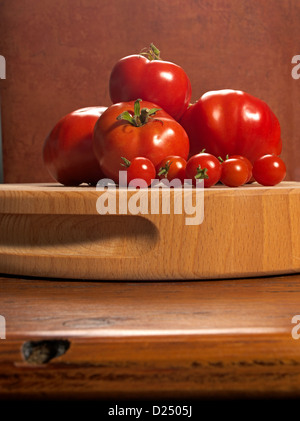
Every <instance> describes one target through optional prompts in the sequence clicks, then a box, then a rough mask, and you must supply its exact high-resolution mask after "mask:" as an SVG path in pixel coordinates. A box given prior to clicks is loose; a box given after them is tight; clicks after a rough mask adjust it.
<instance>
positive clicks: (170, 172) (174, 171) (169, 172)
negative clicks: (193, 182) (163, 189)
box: [156, 155, 186, 184]
mask: <svg viewBox="0 0 300 421" xmlns="http://www.w3.org/2000/svg"><path fill="white" fill-rule="evenodd" d="M164 169H165V171H164ZM185 169H186V160H185V159H184V158H182V157H181V156H174V155H170V156H167V157H166V158H164V159H163V160H162V161H161V162H160V164H159V165H158V166H157V169H156V172H157V175H158V178H159V179H160V180H164V179H168V180H169V181H172V180H174V179H178V180H180V181H181V183H182V184H183V183H184V180H185V176H186V171H185ZM160 173H161V174H160Z"/></svg>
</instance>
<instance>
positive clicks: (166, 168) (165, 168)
mask: <svg viewBox="0 0 300 421" xmlns="http://www.w3.org/2000/svg"><path fill="white" fill-rule="evenodd" d="M172 162H173V161H167V162H166V163H165V165H164V166H163V167H160V169H159V170H158V173H157V175H158V176H161V175H163V176H164V177H165V178H167V176H168V172H169V170H170V166H171V164H172Z"/></svg>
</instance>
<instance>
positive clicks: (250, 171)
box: [229, 155, 252, 183]
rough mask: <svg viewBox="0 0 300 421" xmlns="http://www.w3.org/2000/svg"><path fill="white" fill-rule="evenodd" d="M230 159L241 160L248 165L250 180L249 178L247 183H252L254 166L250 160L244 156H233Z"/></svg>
mask: <svg viewBox="0 0 300 421" xmlns="http://www.w3.org/2000/svg"><path fill="white" fill-rule="evenodd" d="M229 158H238V159H241V160H242V161H244V162H245V163H246V164H247V167H248V178H247V181H246V183H249V182H250V181H251V179H252V164H251V162H250V161H249V159H248V158H245V157H244V156H242V155H231V156H230V157H229Z"/></svg>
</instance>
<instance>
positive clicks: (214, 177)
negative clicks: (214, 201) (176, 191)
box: [186, 152, 221, 187]
mask: <svg viewBox="0 0 300 421" xmlns="http://www.w3.org/2000/svg"><path fill="white" fill-rule="evenodd" d="M186 177H187V179H192V181H193V184H194V185H196V180H197V179H204V187H211V186H213V185H215V184H216V183H217V182H218V181H219V180H220V177H221V163H220V161H219V160H218V159H217V158H216V157H215V156H213V155H211V154H209V153H204V152H201V153H199V154H197V155H194V156H192V157H190V159H189V160H188V161H187V164H186Z"/></svg>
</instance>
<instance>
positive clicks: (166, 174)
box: [123, 151, 286, 188]
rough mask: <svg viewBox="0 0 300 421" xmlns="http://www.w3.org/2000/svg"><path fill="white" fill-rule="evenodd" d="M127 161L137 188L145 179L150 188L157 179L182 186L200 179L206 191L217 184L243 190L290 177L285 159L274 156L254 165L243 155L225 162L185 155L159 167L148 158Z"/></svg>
mask: <svg viewBox="0 0 300 421" xmlns="http://www.w3.org/2000/svg"><path fill="white" fill-rule="evenodd" d="M123 160H124V162H126V164H124V165H125V166H126V167H127V169H128V170H127V174H128V175H127V177H128V178H127V180H128V183H130V185H131V186H133V187H134V186H136V185H138V182H137V183H135V180H140V179H142V180H144V181H145V182H146V184H147V186H149V185H150V184H151V183H152V182H153V180H154V179H155V178H156V177H157V178H159V179H160V180H164V179H167V180H168V181H169V182H172V181H173V180H179V181H180V182H181V184H184V182H187V183H188V182H192V183H193V184H194V185H195V186H196V184H197V180H201V179H203V185H204V187H205V188H207V187H211V186H214V185H215V184H217V183H221V184H224V185H225V186H228V187H239V186H242V185H244V184H248V183H252V182H254V181H257V182H258V183H260V184H262V185H265V186H274V185H276V184H278V183H280V182H281V181H282V180H283V179H284V177H285V174H286V167H285V164H284V162H283V161H282V159H281V158H280V157H278V156H275V155H271V154H268V155H263V156H262V157H260V158H259V159H257V160H256V161H255V162H254V165H252V164H251V162H250V161H249V159H247V158H245V157H244V156H241V155H232V156H230V157H226V159H225V160H223V159H222V158H220V157H219V158H216V157H215V156H214V155H212V154H209V153H205V152H204V151H203V152H201V153H199V154H197V155H193V156H191V157H190V158H189V159H188V161H186V160H185V159H184V158H182V157H181V156H174V155H170V156H167V157H166V158H164V159H163V160H162V162H161V163H160V164H159V165H158V166H157V168H155V167H154V165H153V163H152V162H151V161H150V160H149V159H148V158H144V157H137V158H134V159H133V160H132V162H130V161H128V160H127V159H125V158H123Z"/></svg>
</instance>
